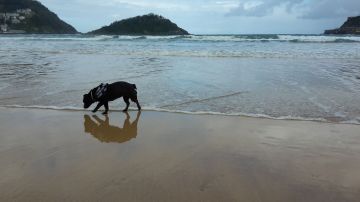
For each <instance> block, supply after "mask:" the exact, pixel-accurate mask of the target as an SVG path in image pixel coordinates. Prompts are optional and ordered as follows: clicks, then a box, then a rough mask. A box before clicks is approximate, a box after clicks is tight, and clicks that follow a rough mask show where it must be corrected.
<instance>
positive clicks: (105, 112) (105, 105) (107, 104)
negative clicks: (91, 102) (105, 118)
mask: <svg viewBox="0 0 360 202" xmlns="http://www.w3.org/2000/svg"><path fill="white" fill-rule="evenodd" d="M104 107H105V111H104V112H103V114H107V113H108V111H109V103H108V102H104Z"/></svg>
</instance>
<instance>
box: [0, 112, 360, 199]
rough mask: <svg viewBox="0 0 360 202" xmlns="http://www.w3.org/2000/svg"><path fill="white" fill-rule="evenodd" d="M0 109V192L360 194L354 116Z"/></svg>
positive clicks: (359, 141)
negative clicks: (341, 120)
mask: <svg viewBox="0 0 360 202" xmlns="http://www.w3.org/2000/svg"><path fill="white" fill-rule="evenodd" d="M0 110H1V113H0V128H1V132H0V165H1V169H0V190H1V194H0V201H274V202H281V201H354V202H355V201H359V198H360V177H359V175H358V173H359V170H360V146H359V145H360V133H359V131H360V125H353V124H338V123H329V122H314V121H299V120H298V121H294V120H272V119H264V118H251V117H243V116H223V115H191V114H181V113H168V112H154V111H146V110H145V111H143V112H141V113H138V112H137V111H130V112H129V114H128V115H127V114H125V113H122V112H116V111H115V112H114V111H113V112H110V114H109V115H108V116H104V115H101V114H100V113H97V114H92V113H91V112H87V111H80V110H51V109H28V108H9V107H1V108H0Z"/></svg>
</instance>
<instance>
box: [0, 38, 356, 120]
mask: <svg viewBox="0 0 360 202" xmlns="http://www.w3.org/2000/svg"><path fill="white" fill-rule="evenodd" d="M116 81H128V82H130V83H135V84H136V85H137V88H138V96H139V101H140V104H141V105H142V106H143V109H144V110H145V111H168V112H176V113H188V114H199V115H202V114H210V115H211V114H214V115H222V116H250V117H262V118H271V119H291V120H314V121H323V122H335V123H348V124H360V37H357V36H325V35H277V34H274V35H189V36H87V35H0V107H10V108H11V107H12V108H18V107H20V108H41V109H53V110H84V109H83V108H82V106H83V103H82V95H83V94H85V93H88V92H89V90H90V89H91V88H94V87H96V86H98V85H99V84H100V83H112V82H116ZM124 106H125V104H124V102H123V101H122V99H120V100H117V101H114V102H112V103H110V110H113V111H115V112H116V111H120V110H121V109H123V108H124ZM131 106H132V107H133V108H134V109H135V107H136V105H135V104H133V103H132V105H131ZM92 107H94V106H92ZM88 110H90V109H88Z"/></svg>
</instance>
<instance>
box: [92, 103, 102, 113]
mask: <svg viewBox="0 0 360 202" xmlns="http://www.w3.org/2000/svg"><path fill="white" fill-rule="evenodd" d="M102 105H103V103H102V102H99V104H98V105H97V106H96V107H95V109H94V110H92V112H93V113H95V112H97V110H98V109H99V108H100V107H101V106H102Z"/></svg>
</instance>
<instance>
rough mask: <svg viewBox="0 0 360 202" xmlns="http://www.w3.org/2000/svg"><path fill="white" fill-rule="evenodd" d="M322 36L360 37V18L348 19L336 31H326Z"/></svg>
mask: <svg viewBox="0 0 360 202" xmlns="http://www.w3.org/2000/svg"><path fill="white" fill-rule="evenodd" d="M324 34H354V35H360V16H356V17H349V18H348V19H347V21H346V22H345V23H344V24H343V25H342V26H341V27H340V28H338V29H332V30H326V31H325V33H324Z"/></svg>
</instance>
